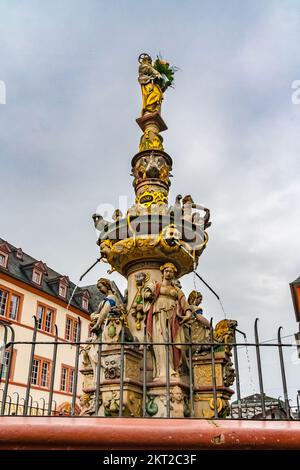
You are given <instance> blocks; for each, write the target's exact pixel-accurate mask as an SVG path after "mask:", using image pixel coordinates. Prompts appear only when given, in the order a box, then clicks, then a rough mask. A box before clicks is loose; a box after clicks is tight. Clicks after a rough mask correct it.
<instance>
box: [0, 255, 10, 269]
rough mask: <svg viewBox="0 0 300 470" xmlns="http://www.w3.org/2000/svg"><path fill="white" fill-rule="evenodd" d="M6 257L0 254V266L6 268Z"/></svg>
mask: <svg viewBox="0 0 300 470" xmlns="http://www.w3.org/2000/svg"><path fill="white" fill-rule="evenodd" d="M7 260H8V255H6V254H4V253H0V266H1V267H2V268H6V266H7Z"/></svg>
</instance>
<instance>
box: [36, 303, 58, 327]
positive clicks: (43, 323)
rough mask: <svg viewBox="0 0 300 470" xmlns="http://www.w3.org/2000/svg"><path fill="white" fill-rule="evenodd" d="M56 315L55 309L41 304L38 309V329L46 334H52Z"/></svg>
mask: <svg viewBox="0 0 300 470" xmlns="http://www.w3.org/2000/svg"><path fill="white" fill-rule="evenodd" d="M54 314H55V311H54V309H53V308H51V307H48V306H47V305H44V304H40V303H39V304H38V307H37V327H38V329H39V330H42V331H45V332H46V333H52V331H53V327H54V316H55V315H54Z"/></svg>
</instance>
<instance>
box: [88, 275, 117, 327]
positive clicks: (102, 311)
mask: <svg viewBox="0 0 300 470" xmlns="http://www.w3.org/2000/svg"><path fill="white" fill-rule="evenodd" d="M97 287H98V289H99V291H100V292H101V293H102V294H105V297H104V299H103V300H101V302H100V304H99V306H98V310H97V311H96V312H93V313H91V332H95V333H96V334H99V333H100V331H101V327H102V325H103V323H104V322H105V320H106V318H107V316H108V315H109V314H110V313H111V312H113V311H114V310H115V307H117V305H118V299H117V297H116V295H115V293H114V291H113V289H112V286H111V282H110V281H109V280H108V279H104V278H101V279H99V280H98V282H97Z"/></svg>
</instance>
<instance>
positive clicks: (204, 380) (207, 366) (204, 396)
mask: <svg viewBox="0 0 300 470" xmlns="http://www.w3.org/2000/svg"><path fill="white" fill-rule="evenodd" d="M193 374H194V413H195V417H196V418H207V419H210V418H213V417H214V393H213V389H214V388H213V369H212V357H211V354H209V353H208V354H204V355H200V354H195V355H194V356H193ZM215 377H216V395H217V411H218V416H219V417H226V416H227V414H228V412H229V400H230V397H231V395H232V394H233V393H234V391H233V390H231V389H230V388H229V387H230V386H231V385H232V384H233V382H234V378H235V374H234V369H233V367H232V362H231V355H230V352H228V351H220V352H215Z"/></svg>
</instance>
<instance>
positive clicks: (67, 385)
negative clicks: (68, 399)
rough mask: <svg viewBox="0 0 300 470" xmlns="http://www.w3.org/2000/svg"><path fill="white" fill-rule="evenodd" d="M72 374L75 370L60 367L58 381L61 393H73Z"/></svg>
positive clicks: (63, 366)
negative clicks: (59, 378)
mask: <svg viewBox="0 0 300 470" xmlns="http://www.w3.org/2000/svg"><path fill="white" fill-rule="evenodd" d="M74 374H75V370H74V368H73V367H69V366H65V365H62V367H61V380H60V389H61V391H62V392H67V393H73V387H74Z"/></svg>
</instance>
